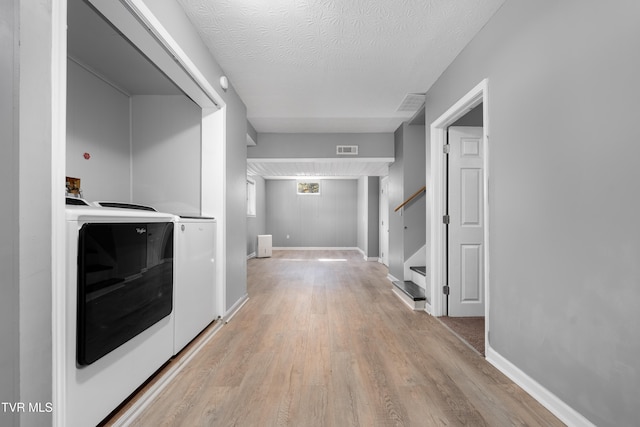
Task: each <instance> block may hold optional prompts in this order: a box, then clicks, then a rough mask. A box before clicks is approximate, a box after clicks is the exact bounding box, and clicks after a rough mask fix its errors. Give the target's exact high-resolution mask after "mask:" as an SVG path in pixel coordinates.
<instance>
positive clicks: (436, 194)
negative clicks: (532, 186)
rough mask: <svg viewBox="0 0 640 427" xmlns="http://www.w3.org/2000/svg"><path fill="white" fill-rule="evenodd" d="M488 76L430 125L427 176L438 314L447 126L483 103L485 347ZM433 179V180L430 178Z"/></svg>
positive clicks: (440, 307) (434, 299)
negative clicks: (429, 188) (429, 167)
mask: <svg viewBox="0 0 640 427" xmlns="http://www.w3.org/2000/svg"><path fill="white" fill-rule="evenodd" d="M488 87H489V85H488V79H484V80H482V81H481V82H480V83H478V84H477V85H476V86H475V87H474V88H473V89H471V90H470V91H469V92H468V93H467V94H466V95H464V96H463V97H462V98H460V99H459V100H458V101H457V102H456V103H455V104H453V105H452V106H451V107H450V108H449V109H448V110H447V111H446V112H445V113H444V114H442V115H441V116H440V117H438V118H437V119H436V120H435V121H434V122H432V123H431V126H430V135H431V139H430V141H431V152H430V157H431V159H430V164H431V177H429V176H427V182H429V181H431V186H430V187H431V188H432V190H431V228H430V233H431V247H432V248H433V249H432V250H431V255H430V264H431V275H430V279H431V284H432V285H431V301H432V310H433V315H434V316H442V315H444V313H445V308H446V298H445V295H444V294H443V293H442V285H443V284H444V282H443V281H444V273H445V269H446V268H447V266H446V265H445V259H446V258H445V256H444V251H445V227H444V224H443V222H442V217H443V216H444V213H445V208H446V206H445V195H446V194H445V183H446V181H445V176H444V173H445V167H444V162H445V157H444V153H443V147H444V144H445V143H446V141H447V135H446V134H447V128H448V127H449V126H450V125H452V124H453V123H454V122H455V121H456V120H458V119H459V118H460V117H462V116H464V115H465V114H466V113H468V112H469V111H470V110H471V109H472V108H474V107H476V106H477V105H479V104H480V103H482V104H483V106H482V115H483V125H482V129H483V132H482V133H483V135H482V145H483V148H484V153H485V157H484V162H483V169H484V174H483V175H484V176H483V190H484V195H483V198H484V201H483V206H484V298H485V307H484V312H485V347H487V346H488V345H489V340H488V338H489V337H488V327H489V288H490V286H489V237H488V236H489V213H490V212H489V206H488V199H489V191H488V183H489V167H488V166H489V150H488V148H489V146H488V145H489V144H488V142H489V103H488ZM430 178H431V179H430Z"/></svg>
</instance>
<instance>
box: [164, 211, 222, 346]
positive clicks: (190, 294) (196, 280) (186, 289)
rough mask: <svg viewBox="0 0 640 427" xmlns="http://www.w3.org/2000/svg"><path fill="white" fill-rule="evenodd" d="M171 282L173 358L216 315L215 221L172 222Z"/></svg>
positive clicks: (192, 218) (182, 220) (186, 218)
mask: <svg viewBox="0 0 640 427" xmlns="http://www.w3.org/2000/svg"><path fill="white" fill-rule="evenodd" d="M174 243H175V250H174V259H175V271H174V274H175V279H174V287H173V290H174V297H173V302H174V306H173V308H174V339H173V343H174V344H173V345H174V349H173V350H174V354H177V353H178V352H179V351H180V350H182V349H183V348H184V347H185V346H186V345H187V344H189V342H190V341H191V340H193V339H194V338H195V337H196V336H197V335H198V334H199V333H200V332H202V330H203V329H205V328H206V327H207V326H208V325H209V324H210V323H211V322H213V321H214V320H215V318H216V317H217V315H216V300H215V297H216V283H215V280H216V279H215V278H216V265H215V247H216V221H215V219H214V218H206V217H187V216H181V217H177V218H176V223H175V240H174Z"/></svg>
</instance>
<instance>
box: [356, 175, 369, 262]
mask: <svg viewBox="0 0 640 427" xmlns="http://www.w3.org/2000/svg"><path fill="white" fill-rule="evenodd" d="M366 191H367V177H364V176H361V177H360V178H358V238H357V241H358V248H360V250H362V252H364V253H365V254H366V253H367V238H368V237H369V236H368V233H367V231H368V230H367V215H368V213H369V210H368V206H367V192H366Z"/></svg>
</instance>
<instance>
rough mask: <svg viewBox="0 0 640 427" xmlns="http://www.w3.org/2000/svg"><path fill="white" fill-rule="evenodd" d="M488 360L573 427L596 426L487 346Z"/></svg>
mask: <svg viewBox="0 0 640 427" xmlns="http://www.w3.org/2000/svg"><path fill="white" fill-rule="evenodd" d="M485 350H486V353H487V357H486V359H487V361H488V362H489V363H491V364H492V365H493V366H495V367H496V368H497V369H498V370H499V371H500V372H502V373H503V374H505V375H506V376H507V377H509V379H511V380H512V381H513V382H514V383H516V384H518V385H519V386H520V387H522V389H523V390H524V391H526V392H527V393H529V394H530V395H531V396H532V397H533V398H534V399H536V400H537V401H538V402H539V403H540V404H541V405H542V406H544V407H545V408H547V409H548V410H549V411H550V412H551V413H552V414H553V415H555V416H556V417H558V418H559V419H560V421H562V422H563V423H565V424H566V425H568V426H571V427H595V425H594V424H593V423H592V422H591V421H589V420H587V419H586V418H585V417H584V416H582V415H581V414H580V413H578V412H577V411H576V410H575V409H573V408H572V407H570V406H569V405H567V404H566V403H565V402H564V401H562V400H561V399H560V398H559V397H558V396H556V395H555V394H553V393H551V392H550V391H549V390H547V389H546V388H545V387H543V386H542V385H540V383H538V382H537V381H536V380H534V379H533V378H531V377H530V376H529V375H527V374H526V373H524V372H523V371H522V370H520V368H518V367H517V366H515V365H514V364H513V363H511V362H509V361H508V360H507V359H505V358H504V357H503V356H502V355H501V354H499V353H498V352H497V351H495V350H494V349H493V348H491V346H490V345H487V346H486V349H485Z"/></svg>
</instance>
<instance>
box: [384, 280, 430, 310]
mask: <svg viewBox="0 0 640 427" xmlns="http://www.w3.org/2000/svg"><path fill="white" fill-rule="evenodd" d="M391 291H392V292H393V293H394V294H396V296H397V297H398V298H400V301H402V302H403V303H405V304H406V305H407V307H409V308H410V309H411V310H413V311H423V310H425V309H426V302H425V301H424V300H423V301H414V300H412V299H411V298H409V297H408V296H407V295H406V294H405V293H404V292H402V291H400V290H398V288H397V287H396V286H395V285H393V287H392V288H391Z"/></svg>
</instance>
